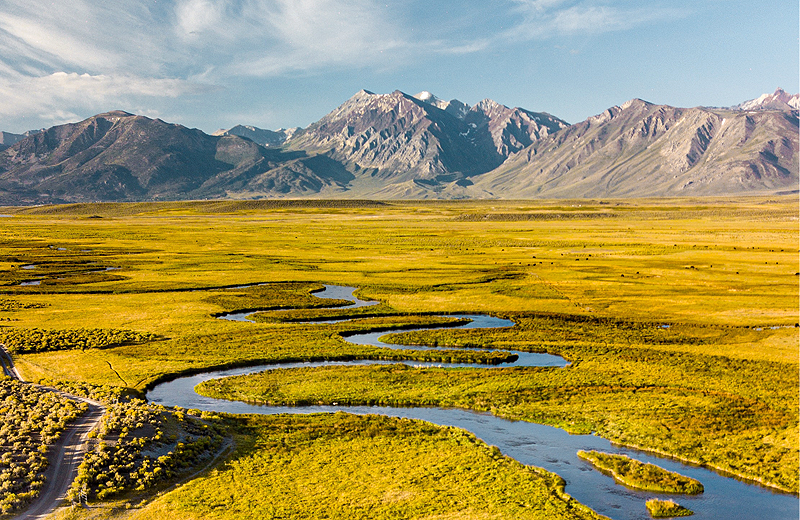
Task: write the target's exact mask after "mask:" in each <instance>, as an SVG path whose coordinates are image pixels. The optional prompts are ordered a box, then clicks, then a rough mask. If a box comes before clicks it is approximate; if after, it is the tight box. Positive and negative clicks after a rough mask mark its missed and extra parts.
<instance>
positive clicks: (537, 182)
mask: <svg viewBox="0 0 800 520" xmlns="http://www.w3.org/2000/svg"><path fill="white" fill-rule="evenodd" d="M797 149H798V116H797V112H796V111H794V112H791V111H768V110H767V111H754V112H747V111H732V110H712V109H706V108H689V109H685V108H675V107H670V106H666V105H653V104H650V103H647V102H645V101H642V100H638V99H635V100H632V101H629V102H627V103H625V104H623V105H622V106H619V107H612V108H610V109H608V110H606V111H605V112H603V113H602V114H599V115H597V116H595V117H591V118H589V119H587V120H586V121H583V122H581V123H578V124H575V125H572V126H570V127H569V128H567V129H565V130H563V131H561V132H558V133H556V134H554V135H551V136H548V137H546V138H544V139H541V140H539V141H538V142H536V143H534V144H532V145H531V146H529V147H527V148H526V149H524V150H522V151H520V152H518V153H517V154H515V155H513V156H511V157H510V158H509V159H508V160H507V161H506V162H505V163H504V164H503V165H502V166H501V167H499V168H498V169H497V170H495V171H492V172H489V173H487V174H486V175H483V176H481V178H480V179H479V180H476V181H475V185H476V188H479V189H481V190H483V191H484V192H486V193H491V194H493V195H497V196H501V197H502V196H508V194H510V193H516V194H517V196H520V197H525V198H527V197H634V196H635V197H639V196H673V195H675V196H681V195H723V194H733V193H755V192H765V191H780V190H795V189H797V185H798V166H797V161H798V156H797Z"/></svg>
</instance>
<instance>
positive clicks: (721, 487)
mask: <svg viewBox="0 0 800 520" xmlns="http://www.w3.org/2000/svg"><path fill="white" fill-rule="evenodd" d="M354 290H355V289H354V288H352V287H340V286H326V290H325V291H323V292H320V293H316V296H318V297H320V298H336V299H349V300H351V301H353V302H355V305H356V306H359V307H363V306H366V305H374V304H375V303H377V302H366V301H363V300H359V299H357V298H355V297H353V295H352V293H353V291H354ZM349 308H352V307H349ZM249 314H252V312H251V313H238V314H230V315H226V316H220V318H222V319H229V320H235V321H249V320H247V315H249ZM234 316H235V317H234ZM465 317H468V318H470V319H473V321H472V322H470V323H468V324H467V325H465V326H462V327H464V328H480V327H492V326H495V327H508V326H513V322H510V321H508V320H500V319H499V318H493V317H490V316H474V315H469V316H465ZM420 330H428V329H420ZM376 334H377V335H376ZM384 334H386V333H385V332H381V333H372V334H359V335H356V336H350V337H348V338H346V339H347V340H348V341H352V342H355V343H358V344H370V345H377V346H382V347H390V348H409V347H398V346H395V345H389V344H385V343H383V342H380V341H379V340H378V339H377V338H378V337H379V336H382V335H384ZM414 348H417V347H414ZM422 348H431V347H422ZM519 354H526V355H527V356H529V357H525V358H524V359H523V358H520V359H518V360H517V361H516V362H515V363H514V364H503V365H501V366H514V365H516V366H557V367H563V366H565V365H566V364H567V363H566V361H565V360H564V359H563V358H560V357H559V356H551V355H548V354H530V353H525V352H519ZM538 356H543V357H541V358H539V357H538ZM384 363H389V362H381V361H353V362H320V363H285V364H274V365H261V366H253V367H246V368H236V369H229V370H219V371H214V372H209V373H205V374H197V375H194V376H188V377H182V378H178V379H175V380H173V381H169V382H166V383H162V384H160V385H158V386H156V387H155V388H154V389H153V390H151V391H150V392H148V393H147V398H148V399H149V400H150V401H152V402H156V403H160V404H163V405H165V406H181V407H183V408H194V409H198V410H208V411H220V412H227V413H235V414H243V413H256V414H279V413H291V414H308V413H318V412H326V413H331V412H337V411H344V412H347V413H352V414H359V415H365V414H381V415H387V416H390V417H406V418H411V419H421V420H424V421H428V422H431V423H434V424H438V425H441V426H455V427H458V428H463V429H465V430H467V431H469V432H471V433H473V434H475V435H476V436H477V437H479V438H480V439H482V440H483V441H484V442H486V443H488V444H490V445H494V446H497V447H498V448H500V450H501V451H502V452H503V454H505V455H507V456H509V457H512V458H514V459H516V460H518V461H519V462H522V463H523V464H528V465H532V466H538V467H541V468H545V469H547V470H548V471H552V472H554V473H557V474H558V475H560V476H561V477H562V478H563V479H564V480H565V481H566V483H567V485H566V492H567V493H569V494H570V495H572V496H573V497H575V499H577V500H578V501H580V502H581V503H583V504H586V505H587V506H589V507H591V508H592V509H594V510H595V511H597V512H598V513H601V514H603V515H606V516H608V517H610V518H612V519H614V520H646V519H649V518H650V516H649V514H648V513H647V510H646V508H645V505H644V504H645V502H646V501H647V500H648V499H650V498H653V497H659V498H663V499H668V498H673V499H675V500H676V501H678V502H679V503H681V504H682V505H684V506H686V507H688V508H689V509H691V510H693V511H694V512H695V515H694V516H693V517H692V518H698V519H737V520H784V519H785V520H796V519H797V518H798V511H799V510H800V502H799V501H798V499H797V497H794V496H791V495H786V494H781V493H775V492H772V491H770V490H769V489H766V488H764V487H761V486H758V485H754V484H749V483H745V482H742V481H739V480H736V479H734V478H729V477H724V476H721V475H719V474H717V473H715V472H713V471H710V470H708V469H705V468H699V467H695V466H690V465H686V464H682V463H680V462H677V461H674V460H671V459H665V458H658V457H654V456H652V455H648V454H647V453H645V452H641V451H638V450H631V449H626V448H620V447H618V446H614V445H613V444H611V443H610V442H609V441H607V440H606V439H603V438H601V437H597V436H594V435H570V434H568V433H567V432H566V431H564V430H561V429H558V428H553V427H550V426H544V425H541V424H535V423H529V422H524V421H509V420H506V419H501V418H499V417H495V416H493V415H490V414H485V413H477V412H472V411H469V410H459V409H441V408H390V407H378V406H351V407H342V406H305V407H299V408H298V407H287V406H259V405H251V404H247V403H243V402H236V401H226V400H221V399H213V398H209V397H204V396H201V395H199V394H197V393H196V392H195V391H194V388H195V386H196V385H198V384H199V383H201V382H203V381H207V380H209V379H215V378H220V377H227V376H233V375H241V374H249V373H256V372H261V371H263V370H268V369H287V368H295V367H317V366H328V365H365V364H384ZM406 364H409V365H412V366H426V365H436V366H442V367H451V366H466V367H473V368H474V367H481V368H483V369H485V370H491V369H492V368H489V367H486V366H485V365H468V364H444V363H421V362H416V361H409V362H406ZM592 449H594V450H599V451H605V452H611V453H621V454H626V455H629V456H631V457H634V458H636V459H638V460H641V461H644V462H650V463H653V464H656V465H659V466H661V467H663V468H665V469H668V470H670V471H677V472H678V473H681V474H683V475H687V476H689V477H692V478H695V479H697V480H699V481H700V482H702V483H703V486H704V487H705V492H704V493H703V494H700V495H696V496H688V495H678V496H675V495H666V494H659V493H651V492H639V491H633V490H630V489H628V488H625V487H624V486H621V485H618V484H616V483H615V482H614V480H613V479H612V478H610V477H607V476H605V475H603V474H601V473H600V472H599V471H597V470H595V469H593V468H592V466H591V465H590V464H589V463H587V462H585V461H582V460H580V459H578V457H577V455H576V453H577V452H578V450H592Z"/></svg>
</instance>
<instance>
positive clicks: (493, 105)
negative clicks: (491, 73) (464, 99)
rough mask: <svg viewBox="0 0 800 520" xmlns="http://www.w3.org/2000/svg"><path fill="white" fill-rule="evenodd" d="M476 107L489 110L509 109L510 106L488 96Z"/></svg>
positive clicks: (484, 110)
mask: <svg viewBox="0 0 800 520" xmlns="http://www.w3.org/2000/svg"><path fill="white" fill-rule="evenodd" d="M474 108H476V109H479V110H482V111H483V112H487V111H489V110H497V109H507V108H508V107H507V106H505V105H502V104H500V103H498V102H497V101H495V100H493V99H489V98H486V99H482V100H481V101H479V102H478V103H477V104H476V105H475V107H474Z"/></svg>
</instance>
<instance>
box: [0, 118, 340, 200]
mask: <svg viewBox="0 0 800 520" xmlns="http://www.w3.org/2000/svg"><path fill="white" fill-rule="evenodd" d="M348 180H349V177H348V176H347V172H345V171H344V170H343V168H341V167H340V166H339V165H338V164H336V163H333V162H332V161H330V160H329V159H327V158H326V157H307V156H306V155H305V154H304V153H302V152H294V153H288V152H284V151H281V150H269V149H267V148H264V147H262V146H259V145H258V144H256V143H254V142H252V141H250V140H248V139H243V138H241V137H238V136H219V137H217V136H209V135H207V134H205V133H203V132H201V131H200V130H196V129H189V128H185V127H183V126H180V125H174V124H169V123H165V122H163V121H161V120H159V119H155V120H153V119H149V118H147V117H143V116H135V115H132V114H129V113H127V112H119V111H117V112H108V113H105V114H100V115H97V116H94V117H91V118H89V119H87V120H85V121H81V122H80V123H74V124H68V125H61V126H55V127H53V128H50V129H48V130H46V131H44V132H41V133H38V134H35V135H32V136H30V137H28V138H25V139H23V140H21V141H19V142H18V143H16V144H14V145H13V146H11V147H10V148H8V149H6V150H4V151H3V152H0V202H2V203H4V204H19V203H42V202H87V201H135V200H180V199H192V198H195V199H201V198H224V197H228V196H233V195H236V194H240V193H246V194H266V195H271V194H286V193H292V194H295V195H306V194H318V193H321V192H324V190H325V189H327V188H333V189H334V190H335V189H340V188H342V187H343V186H344V185H345V184H346V182H347V181H348Z"/></svg>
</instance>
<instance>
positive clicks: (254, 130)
mask: <svg viewBox="0 0 800 520" xmlns="http://www.w3.org/2000/svg"><path fill="white" fill-rule="evenodd" d="M298 130H300V129H299V128H281V129H279V130H275V131H272V130H264V129H263V128H258V127H255V126H248V125H236V126H234V127H233V128H229V129H228V130H217V131H216V132H214V133H213V134H211V135H214V136H224V135H238V136H239V137H246V138H247V139H250V140H251V141H253V142H254V143H258V144H260V145H261V146H266V147H277V146H281V145H282V144H283V143H285V142H286V141H287V140H288V139H290V138H291V137H292V136H293V135H294V133H295V132H297V131H298Z"/></svg>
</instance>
